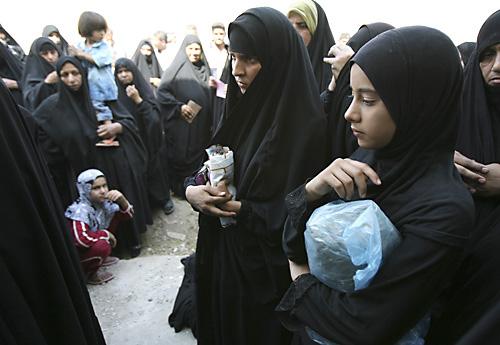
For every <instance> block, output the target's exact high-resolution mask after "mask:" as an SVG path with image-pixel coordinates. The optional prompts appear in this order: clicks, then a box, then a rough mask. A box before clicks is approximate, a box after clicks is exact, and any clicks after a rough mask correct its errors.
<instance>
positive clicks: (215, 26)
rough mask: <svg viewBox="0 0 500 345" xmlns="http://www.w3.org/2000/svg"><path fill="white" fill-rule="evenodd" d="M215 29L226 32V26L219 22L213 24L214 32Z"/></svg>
mask: <svg viewBox="0 0 500 345" xmlns="http://www.w3.org/2000/svg"><path fill="white" fill-rule="evenodd" d="M215 29H222V30H224V31H226V28H225V26H224V24H222V23H221V22H217V23H213V24H212V31H214V30H215Z"/></svg>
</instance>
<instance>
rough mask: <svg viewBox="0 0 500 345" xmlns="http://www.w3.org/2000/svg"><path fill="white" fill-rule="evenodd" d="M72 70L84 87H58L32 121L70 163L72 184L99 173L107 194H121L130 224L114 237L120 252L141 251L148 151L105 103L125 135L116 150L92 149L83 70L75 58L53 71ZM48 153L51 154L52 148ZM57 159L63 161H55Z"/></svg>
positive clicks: (93, 125)
mask: <svg viewBox="0 0 500 345" xmlns="http://www.w3.org/2000/svg"><path fill="white" fill-rule="evenodd" d="M66 63H71V64H73V65H74V66H75V67H76V68H77V69H78V70H79V71H80V74H81V75H82V87H81V88H80V90H79V91H77V92H73V91H71V90H70V89H69V88H68V87H67V86H66V85H65V84H64V83H63V82H62V81H59V90H60V91H59V92H58V93H57V94H56V95H53V96H51V97H49V98H48V99H47V100H46V101H45V102H44V103H42V105H41V106H40V109H37V111H36V112H35V114H34V116H35V119H37V121H39V124H40V127H42V129H44V132H46V136H47V138H45V140H46V141H50V142H53V143H54V144H55V146H56V147H57V150H58V151H60V152H62V155H61V154H60V153H58V154H57V156H59V157H61V156H63V157H64V158H63V159H64V160H65V161H67V162H69V165H70V168H71V170H72V174H68V175H72V184H73V185H74V183H75V180H76V177H75V176H77V175H78V174H79V173H80V172H81V171H82V170H85V169H88V168H97V169H99V170H101V171H102V172H103V173H104V174H105V176H106V179H107V182H108V185H109V188H110V189H118V190H120V191H121V192H122V193H123V194H124V195H125V197H126V198H127V199H128V200H129V201H130V203H131V204H132V205H133V206H134V210H135V213H134V218H133V219H132V220H131V221H130V222H126V223H125V224H123V225H122V226H121V227H120V230H119V231H118V233H117V239H118V248H117V250H118V251H120V250H123V249H124V248H126V249H128V250H130V251H131V252H133V251H134V250H135V249H134V248H133V247H140V238H139V233H140V232H144V231H146V224H151V223H152V219H151V213H150V210H149V203H148V200H147V192H146V187H145V169H146V151H145V148H144V144H143V142H142V140H141V138H140V137H139V134H138V129H137V127H136V125H135V121H134V119H133V117H132V115H130V114H129V113H128V112H127V110H126V109H124V107H123V106H121V104H120V103H118V102H109V103H108V106H109V107H110V108H111V111H112V113H113V119H114V122H119V123H120V124H121V125H122V127H123V133H121V134H119V135H118V141H119V143H120V146H119V147H111V148H107V147H106V148H96V147H95V146H94V143H95V142H96V141H97V135H96V130H97V118H96V117H95V111H94V108H93V106H92V103H91V100H90V95H89V90H88V82H87V78H86V73H85V70H84V69H83V67H82V64H81V63H80V61H79V60H78V59H76V58H74V57H70V56H64V57H62V58H61V59H59V61H58V63H57V71H58V73H60V71H61V68H62V67H63V66H64V65H65V64H66ZM46 146H52V147H51V148H50V150H49V151H51V150H53V146H54V145H53V144H52V145H50V144H46ZM59 159H61V158H59Z"/></svg>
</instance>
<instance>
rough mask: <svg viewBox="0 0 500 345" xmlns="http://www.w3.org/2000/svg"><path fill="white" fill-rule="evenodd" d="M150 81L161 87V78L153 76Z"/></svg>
mask: <svg viewBox="0 0 500 345" xmlns="http://www.w3.org/2000/svg"><path fill="white" fill-rule="evenodd" d="M149 83H150V84H151V85H153V86H154V87H156V88H159V87H160V83H161V79H160V78H153V77H151V78H149Z"/></svg>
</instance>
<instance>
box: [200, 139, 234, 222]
mask: <svg viewBox="0 0 500 345" xmlns="http://www.w3.org/2000/svg"><path fill="white" fill-rule="evenodd" d="M205 151H206V152H207V154H208V160H207V161H206V162H205V166H206V167H207V170H208V179H209V181H210V185H211V186H214V187H216V186H217V184H218V183H219V182H220V181H222V180H227V181H228V182H229V185H228V187H227V188H228V190H229V192H230V193H231V195H232V196H233V200H235V198H236V187H235V186H234V185H233V183H232V182H233V177H234V158H233V151H231V150H230V149H229V147H227V146H221V145H212V146H210V147H209V148H208V149H206V150H205ZM220 224H221V225H222V227H224V228H225V227H228V226H230V225H233V224H236V219H234V218H232V217H220Z"/></svg>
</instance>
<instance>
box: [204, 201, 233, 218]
mask: <svg viewBox="0 0 500 345" xmlns="http://www.w3.org/2000/svg"><path fill="white" fill-rule="evenodd" d="M201 211H202V212H203V213H205V214H211V215H213V216H216V217H235V216H236V213H235V212H229V211H224V210H221V209H220V208H218V207H216V206H214V205H210V204H206V205H204V206H203V207H202V208H201Z"/></svg>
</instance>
